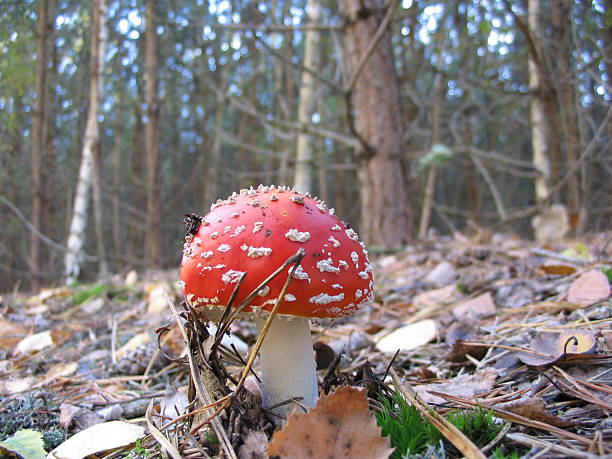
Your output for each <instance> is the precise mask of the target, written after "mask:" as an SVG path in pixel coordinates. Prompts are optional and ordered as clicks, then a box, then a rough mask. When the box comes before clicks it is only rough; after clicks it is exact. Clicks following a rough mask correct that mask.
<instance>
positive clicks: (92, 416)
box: [59, 403, 104, 432]
mask: <svg viewBox="0 0 612 459" xmlns="http://www.w3.org/2000/svg"><path fill="white" fill-rule="evenodd" d="M102 422H104V419H102V418H101V417H100V416H99V415H98V414H96V413H94V412H93V411H91V410H88V409H87V408H82V407H79V406H74V405H70V404H68V403H62V404H61V405H60V416H59V423H60V425H61V426H62V427H63V428H64V429H67V430H70V431H71V432H81V431H83V430H86V429H89V428H90V427H92V426H95V425H97V424H101V423H102Z"/></svg>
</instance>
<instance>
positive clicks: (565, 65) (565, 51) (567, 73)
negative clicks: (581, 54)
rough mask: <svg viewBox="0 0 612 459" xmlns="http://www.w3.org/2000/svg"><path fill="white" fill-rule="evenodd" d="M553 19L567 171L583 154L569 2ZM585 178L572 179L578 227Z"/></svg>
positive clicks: (556, 7) (554, 8)
mask: <svg viewBox="0 0 612 459" xmlns="http://www.w3.org/2000/svg"><path fill="white" fill-rule="evenodd" d="M550 7H551V19H552V26H553V42H552V45H553V46H554V50H555V53H554V60H555V64H556V65H557V69H558V74H557V76H556V78H555V82H556V85H557V94H558V100H557V103H558V104H559V119H560V121H561V127H562V130H563V140H564V147H565V154H566V167H565V168H564V169H567V168H569V167H571V166H572V165H573V164H574V163H575V162H576V160H577V159H578V156H579V154H580V128H579V122H578V109H577V96H576V91H575V88H576V87H577V83H578V82H577V78H576V75H575V73H574V68H575V66H574V63H573V62H572V53H573V52H574V50H575V46H574V42H573V38H572V27H573V25H572V17H571V8H572V4H571V3H569V2H552V3H551V4H550ZM580 176H581V174H579V173H576V174H572V175H571V176H570V177H569V179H568V191H569V194H568V196H567V197H568V205H569V210H570V213H571V215H572V217H573V218H575V219H576V222H575V223H576V224H578V220H579V219H580V216H581V215H582V216H583V217H584V215H583V214H584V210H583V209H582V207H583V206H582V203H581V201H582V199H581V190H580Z"/></svg>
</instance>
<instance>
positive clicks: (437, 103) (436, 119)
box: [419, 73, 445, 238]
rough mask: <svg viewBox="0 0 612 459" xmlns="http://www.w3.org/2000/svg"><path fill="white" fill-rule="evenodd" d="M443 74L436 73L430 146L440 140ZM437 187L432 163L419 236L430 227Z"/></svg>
mask: <svg viewBox="0 0 612 459" xmlns="http://www.w3.org/2000/svg"><path fill="white" fill-rule="evenodd" d="M442 80H443V78H442V74H441V73H436V76H435V77H434V82H433V89H432V92H433V105H432V109H431V144H430V148H431V147H433V146H434V145H436V144H437V143H438V142H440V137H441V136H440V131H441V129H440V124H441V117H442V116H441V112H442V100H443V96H444V93H445V91H444V89H445V88H443V87H442V82H443V81H442ZM435 187H436V164H435V163H434V164H431V165H430V166H429V170H428V171H427V181H426V182H425V195H424V197H423V208H422V209H421V219H420V221H419V237H420V238H424V237H425V236H426V235H427V230H428V229H429V218H430V216H431V208H432V206H433V203H434V191H435Z"/></svg>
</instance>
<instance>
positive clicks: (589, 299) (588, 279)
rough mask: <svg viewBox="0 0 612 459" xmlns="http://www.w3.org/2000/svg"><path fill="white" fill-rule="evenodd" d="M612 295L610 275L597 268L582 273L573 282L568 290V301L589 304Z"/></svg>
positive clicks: (582, 304) (583, 304)
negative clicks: (611, 292)
mask: <svg viewBox="0 0 612 459" xmlns="http://www.w3.org/2000/svg"><path fill="white" fill-rule="evenodd" d="M609 296H610V282H609V281H608V276H606V275H605V274H604V273H602V272H601V271H599V270H597V269H592V270H590V271H588V272H586V273H584V274H582V275H581V276H580V277H579V278H578V279H576V280H575V281H574V282H572V285H570V288H569V290H568V292H567V301H569V302H570V303H576V304H579V305H581V306H589V305H591V304H593V303H597V302H598V301H600V300H605V299H606V298H608V297H609Z"/></svg>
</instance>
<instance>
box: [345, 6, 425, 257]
mask: <svg viewBox="0 0 612 459" xmlns="http://www.w3.org/2000/svg"><path fill="white" fill-rule="evenodd" d="M385 4H386V2H385V1H384V0H343V1H342V2H341V3H340V5H341V6H340V11H341V13H342V16H343V17H344V20H345V24H346V25H345V29H344V39H345V48H344V52H345V61H346V67H347V71H348V75H351V79H352V78H353V75H355V72H356V71H357V69H358V68H359V66H360V61H361V60H362V58H363V57H364V56H365V57H366V58H367V61H365V63H364V64H363V66H362V67H361V71H360V73H359V75H358V76H357V79H356V80H355V84H354V88H353V89H352V91H351V94H350V103H351V104H352V110H350V107H349V114H352V116H353V117H354V130H355V131H356V134H357V135H358V136H359V137H360V139H361V141H362V143H364V144H365V145H364V151H363V152H362V153H360V164H359V170H358V174H357V175H358V180H359V189H360V198H361V227H360V234H361V236H362V237H363V238H364V239H365V240H366V242H367V243H369V244H371V245H375V246H379V247H382V248H395V247H398V246H400V245H402V244H405V243H406V242H408V240H409V239H410V237H411V235H412V231H413V228H412V226H413V221H412V208H411V204H410V202H409V199H408V196H410V194H409V192H408V182H407V179H406V175H407V174H406V170H405V166H404V164H403V162H402V147H403V140H402V137H403V133H404V128H403V119H402V111H401V106H400V100H401V98H400V90H399V83H398V79H397V74H396V69H395V61H394V56H393V50H392V47H391V33H390V32H389V30H388V29H387V30H385V31H384V32H383V33H382V35H381V37H380V41H379V42H378V44H377V45H376V46H375V47H374V48H373V49H372V50H371V54H370V55H369V56H366V51H367V50H368V47H369V45H370V43H371V41H372V39H373V37H374V36H375V35H376V32H377V30H378V28H379V26H380V24H381V22H382V20H383V16H384V15H385V12H386V10H385V9H384V5H385ZM395 5H396V3H395V2H392V3H391V7H395ZM349 81H350V80H349Z"/></svg>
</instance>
